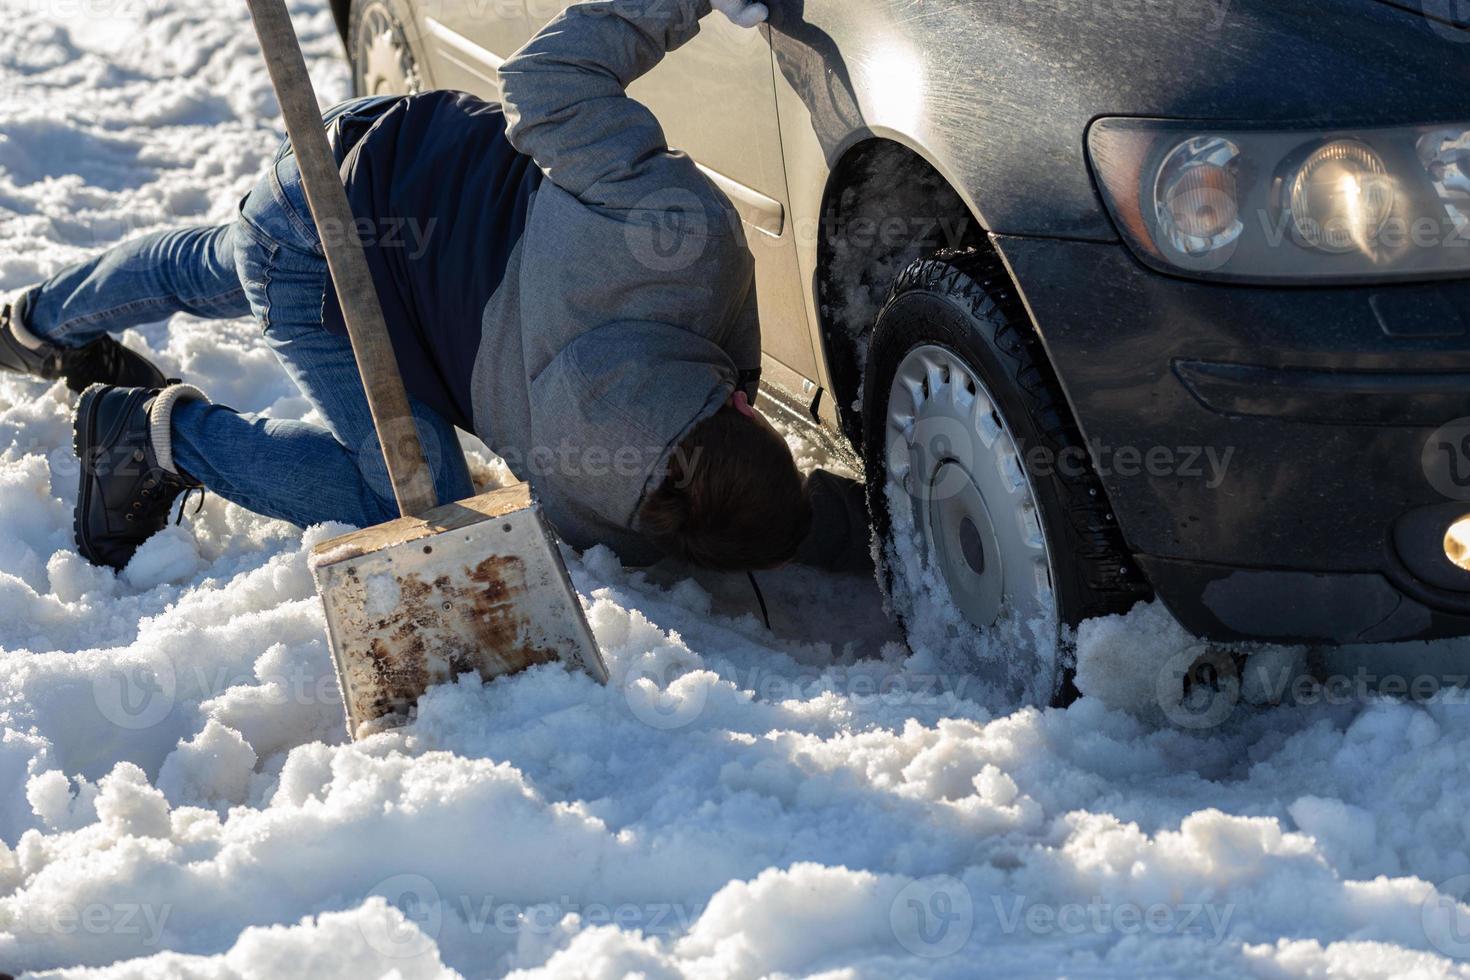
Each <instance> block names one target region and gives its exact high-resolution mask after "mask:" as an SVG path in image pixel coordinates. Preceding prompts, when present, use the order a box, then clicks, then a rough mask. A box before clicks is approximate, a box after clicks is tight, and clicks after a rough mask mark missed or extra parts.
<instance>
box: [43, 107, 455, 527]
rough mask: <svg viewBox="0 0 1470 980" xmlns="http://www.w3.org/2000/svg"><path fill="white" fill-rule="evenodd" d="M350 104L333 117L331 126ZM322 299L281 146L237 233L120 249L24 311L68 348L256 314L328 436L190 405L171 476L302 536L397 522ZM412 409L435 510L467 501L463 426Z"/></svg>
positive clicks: (61, 276) (373, 435)
mask: <svg viewBox="0 0 1470 980" xmlns="http://www.w3.org/2000/svg"><path fill="white" fill-rule="evenodd" d="M355 104H356V103H347V104H344V105H342V106H338V107H336V108H335V109H334V110H333V111H332V112H331V113H329V114H328V116H327V119H328V120H330V119H331V118H332V117H333V116H334V115H336V114H337V113H340V112H342V111H348V110H350V109H351V108H352V106H353V105H355ZM366 217H370V216H366ZM327 288H330V280H329V276H328V272H327V263H326V259H325V258H324V257H323V253H322V247H321V241H320V239H319V238H318V236H317V233H316V228H315V225H314V224H313V222H312V220H311V212H310V210H308V208H307V205H306V195H305V193H304V191H303V190H302V186H301V175H300V172H299V171H298V170H297V168H296V158H295V156H294V155H292V154H290V153H289V147H288V146H283V147H282V149H281V152H280V153H278V154H277V156H276V160H275V163H274V165H273V166H272V168H271V171H270V172H269V173H268V174H266V176H265V177H264V178H262V179H261V181H260V182H259V183H258V184H256V186H255V189H254V190H252V191H251V192H250V194H249V195H248V196H247V197H246V198H245V200H244V201H242V202H241V205H240V215H239V217H238V219H237V220H236V221H234V222H233V223H232V224H228V225H220V226H219V227H215V228H188V229H182V230H179V231H170V232H161V233H158V234H153V235H146V236H144V237H142V238H136V239H133V240H132V241H128V242H124V243H123V244H121V245H118V246H117V247H115V248H113V249H110V250H108V251H107V252H106V253H104V254H102V255H100V256H98V257H96V258H94V259H92V260H90V261H87V262H83V263H80V264H78V265H74V266H72V267H70V268H67V269H64V270H62V271H61V272H59V273H57V274H56V275H55V276H53V277H51V278H50V279H49V280H47V281H46V282H45V283H42V284H41V285H40V286H38V287H36V288H34V289H32V290H30V291H29V292H27V293H26V294H25V296H24V297H22V300H21V305H20V313H21V316H23V317H24V321H23V322H24V323H25V326H26V328H27V329H28V330H30V331H31V332H32V333H33V334H35V335H36V336H38V337H41V338H43V339H45V340H48V341H51V342H52V343H56V344H60V345H63V346H68V347H79V346H81V345H83V344H86V343H88V342H90V341H92V340H96V339H97V338H98V337H101V336H102V335H104V334H108V333H120V332H121V331H123V330H125V329H127V328H128V327H133V326H138V325H140V324H144V323H152V322H156V321H158V320H160V319H162V318H164V317H167V316H169V315H170V314H173V313H190V314H192V315H194V316H198V317H205V318H213V319H223V318H232V317H241V316H246V315H248V314H252V313H253V314H254V315H255V318H256V320H257V321H259V323H260V325H261V327H262V328H263V329H264V336H265V341H266V343H267V344H268V345H269V346H270V348H271V350H273V351H274V352H275V354H276V356H277V357H278V358H279V359H280V361H281V364H282V366H283V367H284V368H285V369H286V373H287V374H288V375H290V376H291V380H293V381H294V382H296V385H297V387H299V388H300V389H301V393H302V394H303V395H305V396H306V398H307V400H309V401H310V402H311V403H312V405H314V406H315V407H316V409H317V410H318V411H319V412H320V413H321V416H322V418H323V419H324V420H325V421H326V424H325V426H320V425H310V424H308V423H305V422H297V421H293V420H288V419H271V418H265V417H263V416H260V415H248V414H242V413H239V412H236V411H235V410H233V409H230V408H226V407H224V406H222V405H207V404H205V403H203V402H198V401H186V402H181V403H180V404H179V405H178V406H177V407H176V408H175V410H174V415H173V426H172V429H173V453H174V461H175V463H176V465H177V466H178V467H179V468H180V469H182V470H183V471H184V472H185V473H186V474H187V475H189V476H192V477H193V478H195V479H196V480H198V481H199V482H200V483H202V484H204V486H205V487H206V488H207V489H209V490H212V491H214V492H215V493H218V494H219V495H220V496H221V497H224V498H226V499H228V500H231V501H234V502H235V503H237V504H239V505H240V506H242V507H245V508H248V509H249V510H252V511H255V512H256V513H258V514H265V515H267V516H269V517H276V518H280V519H282V520H286V521H290V522H291V523H292V524H295V525H297V526H299V527H308V526H310V525H312V524H319V523H322V522H323V521H342V522H344V523H347V524H355V525H357V526H358V527H369V526H371V525H374V524H381V523H383V522H384V521H388V520H392V519H393V518H395V517H397V516H398V507H397V504H396V503H395V500H394V496H393V487H392V484H391V483H390V482H389V480H388V471H387V467H386V465H385V464H384V462H383V454H382V450H381V448H380V446H379V444H378V437H377V431H376V429H375V428H374V425H373V419H372V415H371V413H370V412H369V411H368V404H367V396H366V395H365V394H364V392H363V388H362V381H361V379H360V378H359V377H358V373H357V362H356V361H355V360H354V358H353V355H352V345H351V344H350V343H349V342H348V340H347V338H345V337H341V336H337V335H335V334H331V333H328V332H327V331H326V330H325V329H323V327H322V297H323V293H324V290H325V289H327ZM411 402H412V405H413V413H414V421H415V424H416V428H417V430H418V434H419V438H420V440H421V441H422V443H423V445H424V453H425V455H426V456H427V457H428V461H429V465H430V466H431V467H432V468H433V471H434V485H435V488H436V489H437V491H438V494H439V500H440V502H441V503H443V502H449V501H454V500H461V499H463V498H465V497H469V496H472V495H473V493H474V486H473V484H472V483H471V481H470V475H469V469H468V467H467V466H466V465H465V459H464V454H463V453H462V452H461V451H460V448H459V440H458V436H457V435H456V433H455V429H454V427H453V426H452V425H450V424H449V423H448V422H446V421H445V420H444V419H443V418H442V417H441V416H440V415H439V414H438V413H436V412H435V411H434V410H433V409H431V408H429V407H428V406H426V405H423V404H422V403H420V402H418V401H416V400H412V399H411Z"/></svg>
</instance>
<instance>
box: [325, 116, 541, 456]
mask: <svg viewBox="0 0 1470 980" xmlns="http://www.w3.org/2000/svg"><path fill="white" fill-rule="evenodd" d="M328 138H329V140H330V141H331V143H332V146H333V149H334V150H335V152H336V153H337V159H338V162H339V163H340V164H341V169H342V179H343V182H344V183H345V184H346V185H347V198H348V200H349V201H350V202H351V204H352V213H353V214H355V215H357V216H358V221H357V223H356V224H357V227H356V228H355V229H354V231H355V232H356V233H357V235H358V238H359V240H360V241H361V242H362V244H363V246H364V248H365V251H366V253H367V259H368V266H369V267H370V268H371V269H372V273H373V282H374V283H375V284H376V285H377V289H378V299H379V300H380V301H381V302H382V306H383V317H384V319H385V320H386V321H387V323H388V331H389V333H390V335H391V336H392V338H393V350H394V353H395V354H397V356H398V366H399V370H400V371H401V372H402V374H403V380H404V385H405V386H406V387H407V388H408V390H409V393H410V394H412V395H413V396H414V397H415V398H418V399H419V400H420V401H423V402H425V403H426V404H428V405H429V406H430V407H432V408H434V409H435V410H436V411H438V412H439V414H441V415H443V416H444V417H445V418H446V419H448V420H449V421H450V422H452V423H454V424H455V425H457V426H459V427H460V428H461V429H464V430H466V431H473V430H474V409H473V407H472V406H471V405H470V375H471V373H472V372H473V370H474V365H475V357H476V356H477V355H478V354H479V350H480V340H481V317H482V316H483V315H484V311H485V305H486V304H487V303H489V302H490V297H491V296H493V295H494V294H495V291H496V289H498V288H499V287H500V283H501V281H502V280H503V279H504V278H505V270H506V266H507V264H508V263H509V262H510V256H511V253H512V252H513V251H514V250H515V247H516V244H517V243H518V242H519V241H520V239H521V234H522V232H523V231H524V230H525V227H526V216H527V214H528V213H529V211H530V205H531V200H532V198H533V197H534V196H535V194H536V189H537V188H538V187H540V186H541V180H542V177H541V170H540V168H538V167H537V166H536V164H535V162H534V161H533V160H532V159H531V158H530V157H528V156H523V155H522V154H520V153H517V152H516V150H515V148H514V147H513V146H511V145H510V142H509V141H508V140H507V139H506V138H505V114H504V113H503V112H502V111H501V108H500V106H499V105H496V104H494V103H491V102H485V101H483V100H481V99H478V98H476V97H475V96H473V95H469V94H467V93H464V92H426V93H424V94H422V95H412V96H393V97H388V98H380V99H367V100H361V101H359V102H356V103H352V104H349V106H348V107H346V108H345V109H344V111H342V112H341V113H339V114H337V115H335V116H334V117H332V118H331V125H330V127H329V129H328ZM323 312H324V316H323V322H324V323H325V325H326V327H327V329H328V330H330V331H331V332H333V333H339V334H345V333H346V332H347V328H346V326H345V324H344V323H343V322H342V311H341V308H340V307H339V306H338V304H337V296H336V293H335V292H333V291H332V290H330V289H329V290H327V295H326V297H325V304H324V311H323Z"/></svg>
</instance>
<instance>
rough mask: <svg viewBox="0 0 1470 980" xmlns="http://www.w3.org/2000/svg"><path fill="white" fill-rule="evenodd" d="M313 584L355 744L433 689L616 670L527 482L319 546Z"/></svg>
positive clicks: (602, 679)
mask: <svg viewBox="0 0 1470 980" xmlns="http://www.w3.org/2000/svg"><path fill="white" fill-rule="evenodd" d="M311 568H312V574H313V575H314V576H315V578H316V585H317V591H318V592H319V593H320V594H321V597H322V602H323V605H324V606H325V608H326V618H327V640H328V643H329V644H330V645H331V648H332V656H333V659H334V660H335V662H336V666H337V679H338V681H339V682H340V684H341V687H342V698H343V701H344V702H345V703H346V708H347V730H348V733H349V734H350V735H351V736H352V737H353V738H360V737H363V736H365V735H367V734H370V733H371V732H374V731H379V730H382V729H383V728H386V727H391V726H392V725H393V724H396V723H400V722H401V721H402V720H403V719H406V718H407V717H408V714H409V712H410V710H411V709H412V707H413V706H414V705H415V704H416V703H417V701H418V699H419V697H420V696H421V695H422V694H423V693H424V692H425V691H427V690H428V689H429V688H430V687H432V686H433V685H435V684H443V683H447V682H451V681H453V680H455V679H456V678H457V677H459V676H460V675H461V674H466V673H478V674H479V675H480V676H481V677H482V678H484V679H485V680H487V681H488V680H491V679H493V678H496V677H500V676H502V675H504V674H513V673H516V672H517V671H521V670H524V669H525V668H527V667H532V666H535V665H536V664H544V663H551V662H556V661H559V662H561V663H563V664H565V665H566V666H567V667H569V668H573V669H576V670H581V671H584V672H586V673H588V674H590V675H591V676H592V677H593V678H594V679H596V680H597V681H598V682H599V683H603V684H605V683H607V676H608V675H607V667H606V665H605V664H604V663H603V660H602V654H601V652H600V651H599V650H598V648H597V643H596V641H595V640H594V639H593V637H592V631H591V629H590V628H589V627H588V626H587V618H586V616H585V615H584V614H583V612H582V604H581V602H580V601H579V600H578V599H577V593H576V592H575V590H573V588H572V584H571V580H570V579H569V578H568V577H567V571H566V566H565V564H564V563H563V562H562V559H561V552H560V551H559V550H558V548H557V543H556V537H555V535H554V534H553V532H552V530H551V528H550V527H549V525H548V524H547V523H546V521H545V519H544V518H543V517H542V514H541V509H540V506H539V505H538V504H537V503H536V501H535V499H534V497H533V496H532V494H531V490H530V487H529V486H527V485H525V484H521V485H519V486H515V487H509V488H507V489H504V490H497V491H495V492H493V493H487V494H484V495H482V496H479V497H472V498H470V499H469V500H463V501H460V502H459V503H456V504H449V505H447V506H444V507H439V508H436V509H435V510H431V511H429V512H428V513H426V514H425V515H424V516H423V517H421V518H419V517H405V518H402V519H400V520H396V521H392V522H390V523H387V524H382V525H379V526H377V527H372V528H367V529H366V530H362V531H356V532H354V533H352V534H348V535H344V536H343V537H339V538H333V539H331V540H329V541H324V542H322V543H321V544H319V545H317V546H316V548H314V549H313V551H312V556H311Z"/></svg>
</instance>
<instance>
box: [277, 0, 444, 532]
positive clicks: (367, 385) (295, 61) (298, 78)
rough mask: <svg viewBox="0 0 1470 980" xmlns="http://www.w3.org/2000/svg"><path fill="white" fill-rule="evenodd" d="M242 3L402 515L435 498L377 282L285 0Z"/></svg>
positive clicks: (427, 507) (429, 504)
mask: <svg viewBox="0 0 1470 980" xmlns="http://www.w3.org/2000/svg"><path fill="white" fill-rule="evenodd" d="M248 3H249V5H250V16H251V19H253V20H254V21H255V33H256V35H257V36H258V37H259V38H260V50H261V52H262V53H263V54H264V55H265V63H266V68H267V69H269V71H270V76H271V85H272V86H274V87H275V90H276V100H277V101H278V102H279V103H280V105H281V117H282V118H283V119H284V120H285V123H286V135H287V136H289V137H290V138H291V146H292V148H293V149H294V150H295V153H296V164H297V166H298V167H299V168H300V170H301V183H302V186H303V187H304V188H305V189H306V202H307V204H308V205H309V206H310V207H311V215H312V218H313V219H314V220H315V221H316V226H317V228H318V229H319V230H320V229H323V228H325V229H328V233H325V234H322V235H321V241H322V250H323V251H324V252H325V253H326V256H327V267H328V268H329V269H330V270H331V273H332V283H333V284H334V285H335V287H336V289H337V301H338V303H339V304H341V307H342V319H343V320H344V321H345V322H346V324H347V335H348V337H350V338H351V340H352V352H353V354H354V355H355V356H356V358H357V370H358V373H359V374H361V375H362V386H363V388H364V389H366V391H367V400H368V408H369V409H370V410H371V411H372V414H373V424H374V425H375V426H376V427H377V430H378V441H379V443H380V444H381V445H382V447H383V458H384V460H385V461H386V462H387V464H388V478H389V479H390V480H392V481H393V493H394V496H395V497H397V499H398V510H399V512H400V513H401V514H402V515H403V516H404V517H414V516H417V515H419V514H423V513H425V512H426V511H429V510H431V509H433V508H434V507H435V506H436V505H437V503H438V501H437V499H436V497H435V493H434V477H433V474H432V473H431V472H430V470H429V465H428V463H427V462H426V461H425V459H424V448H423V445H422V444H421V443H420V442H419V437H418V430H417V429H416V428H415V427H414V424H413V413H412V411H411V410H410V408H409V404H408V392H407V390H405V388H404V387H403V378H402V376H401V375H400V374H399V373H398V360H397V358H396V357H394V354H393V343H392V341H391V340H390V339H389V337H388V326H387V324H386V323H385V322H384V320H383V308H382V306H381V305H379V303H378V293H377V290H375V289H374V288H373V279H372V273H371V272H370V271H369V269H368V264H367V257H366V256H365V255H364V254H363V251H362V243H361V242H359V241H358V240H357V237H356V235H355V234H354V233H353V229H354V227H355V226H354V223H353V216H352V207H351V205H349V204H348V203H347V192H346V191H345V190H344V189H343V187H342V178H341V176H340V174H339V173H338V171H337V164H336V161H334V160H333V159H332V150H331V147H330V146H328V145H327V134H326V130H325V129H324V128H323V126H322V115H321V110H320V109H318V108H317V102H316V93H315V92H314V91H313V90H312V87H311V78H310V76H308V75H307V73H306V59H305V58H304V57H303V56H302V54H301V43H300V41H298V40H297V38H296V30H295V28H293V27H292V26H291V15H290V13H288V12H287V10H286V4H285V0H248Z"/></svg>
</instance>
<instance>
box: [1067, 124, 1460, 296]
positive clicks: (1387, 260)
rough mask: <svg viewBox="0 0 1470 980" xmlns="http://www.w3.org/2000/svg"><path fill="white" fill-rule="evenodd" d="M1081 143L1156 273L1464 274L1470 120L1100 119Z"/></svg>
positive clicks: (1261, 276) (1287, 277)
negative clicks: (1303, 127)
mask: <svg viewBox="0 0 1470 980" xmlns="http://www.w3.org/2000/svg"><path fill="white" fill-rule="evenodd" d="M1088 151H1089V155H1090V157H1091V161H1092V166H1093V169H1094V171H1095V172H1096V174H1097V178H1098V183H1099V185H1100V186H1101V189H1102V194H1103V200H1104V201H1105V202H1106V204H1107V207H1108V210H1109V212H1110V213H1111V214H1112V215H1113V218H1114V220H1115V221H1116V222H1117V224H1118V227H1119V228H1120V229H1121V231H1122V233H1123V237H1124V239H1125V240H1126V241H1127V242H1128V245H1129V246H1130V247H1131V248H1132V249H1133V251H1134V252H1135V253H1136V254H1137V255H1138V256H1139V258H1140V259H1142V260H1143V261H1144V262H1145V263H1147V264H1149V265H1151V266H1154V267H1155V268H1157V269H1159V270H1161V271H1164V272H1173V273H1182V274H1185V275H1194V276H1198V277H1200V278H1209V279H1223V280H1233V281H1240V282H1261V283H1270V282H1292V281H1296V282H1302V281H1310V282H1323V281H1328V282H1330V281H1339V282H1343V281H1362V280H1389V279H1406V278H1414V277H1417V278H1421V279H1423V278H1437V277H1444V276H1465V275H1470V125H1464V126H1418V127H1398V128H1391V129H1389V128H1378V129H1360V130H1353V131H1332V132H1319V133H1311V132H1303V131H1297V132H1283V131H1275V130H1264V129H1234V128H1224V127H1222V128H1214V127H1209V126H1202V125H1200V124H1199V123H1190V122H1174V121H1165V120H1151V119H1100V120H1098V121H1097V122H1095V123H1094V124H1093V125H1092V127H1091V129H1090V130H1089V132H1088Z"/></svg>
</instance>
